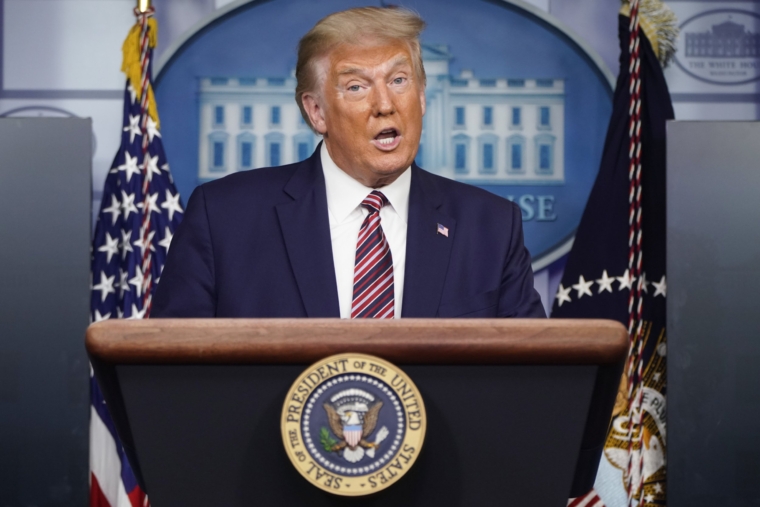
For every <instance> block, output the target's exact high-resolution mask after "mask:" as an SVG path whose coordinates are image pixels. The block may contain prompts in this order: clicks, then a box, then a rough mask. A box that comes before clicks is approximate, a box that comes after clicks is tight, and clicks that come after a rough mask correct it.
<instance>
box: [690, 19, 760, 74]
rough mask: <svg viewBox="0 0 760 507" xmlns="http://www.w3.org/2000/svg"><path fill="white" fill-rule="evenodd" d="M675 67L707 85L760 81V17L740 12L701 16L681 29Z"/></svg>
mask: <svg viewBox="0 0 760 507" xmlns="http://www.w3.org/2000/svg"><path fill="white" fill-rule="evenodd" d="M676 63H677V64H678V66H679V67H680V68H681V69H682V70H683V71H684V72H686V73H687V74H689V75H690V76H692V77H694V78H696V79H699V80H700V81H704V82H707V83H713V84H719V85H737V84H743V83H749V82H752V81H755V80H757V79H759V78H760V16H759V15H758V14H756V13H753V12H748V11H742V10H738V9H719V10H712V11H707V12H702V13H700V14H697V15H696V16H693V17H691V18H689V19H687V20H686V21H685V22H684V23H683V24H682V25H681V32H680V35H679V41H678V52H677V53H676Z"/></svg>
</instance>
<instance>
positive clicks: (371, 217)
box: [351, 190, 395, 319]
mask: <svg viewBox="0 0 760 507" xmlns="http://www.w3.org/2000/svg"><path fill="white" fill-rule="evenodd" d="M387 203H388V199H387V198H386V197H385V196H384V195H383V194H382V193H381V192H378V191H377V190H373V191H372V192H371V193H370V194H369V195H368V196H367V197H366V198H365V199H364V201H362V206H363V207H364V208H366V209H367V210H368V211H369V214H368V215H367V216H366V217H365V218H364V222H362V227H361V229H359V239H358V240H357V242H356V262H355V263H354V298H353V302H352V304H351V318H352V319H392V318H393V317H394V315H395V305H394V301H393V299H394V293H393V290H394V287H393V257H392V256H391V249H390V247H389V246H388V240H387V239H386V238H385V234H384V233H383V228H382V226H381V225H380V208H382V207H383V205H385V204H387Z"/></svg>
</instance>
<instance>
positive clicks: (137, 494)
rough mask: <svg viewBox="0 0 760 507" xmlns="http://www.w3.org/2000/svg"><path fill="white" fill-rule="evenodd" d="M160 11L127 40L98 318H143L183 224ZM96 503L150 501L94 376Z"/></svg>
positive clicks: (99, 266)
mask: <svg viewBox="0 0 760 507" xmlns="http://www.w3.org/2000/svg"><path fill="white" fill-rule="evenodd" d="M153 13H154V10H153V8H149V9H148V10H147V11H145V12H140V11H137V10H136V11H135V15H136V16H137V23H136V24H135V26H134V27H133V28H132V30H131V31H130V34H129V36H128V37H127V40H126V41H125V43H124V65H123V69H122V70H124V71H125V72H126V74H127V83H126V87H125V91H124V119H123V122H122V132H121V146H120V147H119V151H118V152H117V153H116V157H115V158H114V161H113V164H112V166H111V169H110V171H109V172H108V175H107V177H106V182H105V187H104V189H103V199H102V202H101V205H100V213H99V214H98V218H97V223H96V226H95V235H94V238H93V243H92V273H91V276H92V293H91V312H92V314H91V318H92V321H93V322H98V321H101V320H105V319H114V318H119V319H121V318H125V319H143V318H147V317H148V315H149V314H150V307H151V300H152V295H153V292H154V291H155V288H156V285H157V283H158V280H159V278H160V276H161V270H162V268H163V266H164V262H165V261H166V254H167V253H168V251H169V245H170V244H171V240H172V235H173V234H174V231H175V230H176V228H177V226H178V225H179V223H180V221H181V220H182V204H181V202H180V198H179V193H178V192H177V189H176V188H175V186H174V182H173V180H172V177H171V174H170V173H169V165H168V164H167V161H166V155H165V154H164V148H163V145H162V142H161V133H160V131H159V121H158V113H157V110H156V107H155V101H154V97H153V91H152V76H151V63H152V56H153V47H155V42H156V28H157V27H156V22H155V19H153V18H152V15H153ZM90 393H91V394H90V403H91V406H90V506H91V507H138V506H145V505H147V504H148V501H147V497H146V495H145V493H144V492H143V491H142V489H141V488H140V486H139V485H138V484H137V480H136V479H135V475H134V473H133V471H132V468H131V467H130V465H129V462H128V461H127V457H126V455H125V453H124V449H123V447H122V445H121V442H120V440H119V437H118V435H117V434H116V431H115V429H114V424H113V421H112V420H111V416H110V415H109V413H108V409H107V407H106V404H105V401H104V400H103V396H102V394H101V392H100V389H99V387H98V384H97V382H96V381H95V378H94V377H93V376H92V373H91V375H90Z"/></svg>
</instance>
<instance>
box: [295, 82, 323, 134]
mask: <svg viewBox="0 0 760 507" xmlns="http://www.w3.org/2000/svg"><path fill="white" fill-rule="evenodd" d="M301 101H302V102H303V108H304V110H305V111H306V114H307V115H308V116H309V121H311V124H312V125H313V126H314V130H316V131H317V132H319V133H320V134H321V135H323V136H324V135H325V133H326V132H327V123H326V122H325V110H324V108H323V107H322V104H321V101H320V100H319V97H317V95H316V94H314V93H311V92H307V93H304V94H303V95H302V96H301Z"/></svg>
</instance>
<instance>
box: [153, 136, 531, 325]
mask: <svg viewBox="0 0 760 507" xmlns="http://www.w3.org/2000/svg"><path fill="white" fill-rule="evenodd" d="M319 152H320V150H319V149H317V150H316V151H315V153H314V155H312V156H311V157H310V158H309V159H307V160H305V161H303V162H300V163H297V164H291V165H287V166H283V167H273V168H266V169H255V170H252V171H246V172H240V173H235V174H232V175H230V176H227V177H225V178H222V179H219V180H216V181H213V182H210V183H206V184H204V185H201V186H199V187H198V188H196V189H195V191H194V192H193V194H192V196H190V201H189V202H188V205H187V210H186V211H185V216H184V219H183V221H182V224H181V225H180V226H179V229H178V230H177V232H176V234H175V236H174V239H173V240H172V244H171V248H170V250H169V255H168V258H167V261H166V266H165V267H164V271H163V273H162V275H161V278H160V280H159V284H158V288H157V291H156V294H155V298H154V300H153V308H152V312H151V317H340V311H339V308H338V291H337V288H336V282H335V269H334V267H333V258H332V243H331V239H330V226H329V219H328V211H327V197H326V194H325V181H324V176H323V173H322V164H321V161H320V155H319ZM411 171H412V181H411V189H410V194H409V218H408V226H407V233H406V234H407V251H406V272H405V276H404V303H403V307H402V312H401V316H402V317H545V313H544V309H543V306H542V305H541V301H540V299H539V296H538V294H537V293H536V291H535V290H534V289H533V272H532V271H531V266H530V255H529V254H528V251H527V250H526V248H525V246H524V244H523V233H522V219H521V215H520V210H519V208H518V207H517V206H516V205H515V204H513V203H511V202H510V201H508V200H506V199H503V198H501V197H498V196H496V195H493V194H491V193H489V192H486V191H485V190H482V189H479V188H476V187H473V186H470V185H465V184H462V183H457V182H455V181H452V180H449V179H446V178H442V177H440V176H436V175H433V174H430V173H428V172H426V171H424V170H422V169H420V168H419V167H417V166H412V169H411ZM438 224H441V225H443V226H444V227H448V230H449V234H448V237H446V236H443V235H441V234H438V233H437V226H438Z"/></svg>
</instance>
